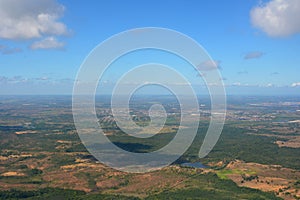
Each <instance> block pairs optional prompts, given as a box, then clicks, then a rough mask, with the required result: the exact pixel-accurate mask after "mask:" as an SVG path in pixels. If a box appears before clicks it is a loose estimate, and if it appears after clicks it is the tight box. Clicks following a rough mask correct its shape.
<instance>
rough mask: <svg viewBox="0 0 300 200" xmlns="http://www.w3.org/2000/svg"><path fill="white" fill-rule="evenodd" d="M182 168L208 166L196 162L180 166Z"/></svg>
mask: <svg viewBox="0 0 300 200" xmlns="http://www.w3.org/2000/svg"><path fill="white" fill-rule="evenodd" d="M180 166H182V167H193V168H207V166H205V165H203V164H202V163H200V162H195V163H182V164H180Z"/></svg>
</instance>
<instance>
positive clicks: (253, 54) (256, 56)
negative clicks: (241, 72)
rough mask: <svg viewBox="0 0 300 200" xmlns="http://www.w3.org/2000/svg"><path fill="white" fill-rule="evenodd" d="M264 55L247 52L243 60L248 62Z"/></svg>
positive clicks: (258, 52)
mask: <svg viewBox="0 0 300 200" xmlns="http://www.w3.org/2000/svg"><path fill="white" fill-rule="evenodd" d="M263 55H264V53H263V52H260V51H252V52H248V53H247V54H246V55H245V56H244V59H246V60H248V59H254V58H260V57H262V56H263Z"/></svg>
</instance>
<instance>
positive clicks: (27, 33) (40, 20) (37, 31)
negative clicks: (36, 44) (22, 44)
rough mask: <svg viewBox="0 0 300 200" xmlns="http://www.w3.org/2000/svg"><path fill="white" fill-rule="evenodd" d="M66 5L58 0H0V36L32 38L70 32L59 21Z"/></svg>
mask: <svg viewBox="0 0 300 200" xmlns="http://www.w3.org/2000/svg"><path fill="white" fill-rule="evenodd" d="M63 12H64V7H63V6H62V5H60V4H58V3H57V2H56V0H43V1H40V0H26V1H20V0H0V37H1V38H4V39H13V40H15V39H32V38H40V37H42V36H45V35H64V34H67V33H68V29H67V27H66V25H65V24H63V23H62V22H59V21H58V20H59V18H60V17H62V15H63Z"/></svg>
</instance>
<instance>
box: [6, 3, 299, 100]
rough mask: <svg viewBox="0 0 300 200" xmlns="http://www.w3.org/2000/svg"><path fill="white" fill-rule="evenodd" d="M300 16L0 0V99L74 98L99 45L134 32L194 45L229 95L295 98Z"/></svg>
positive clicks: (200, 7)
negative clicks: (153, 32)
mask: <svg viewBox="0 0 300 200" xmlns="http://www.w3.org/2000/svg"><path fill="white" fill-rule="evenodd" d="M299 13H300V2H299V1H298V0H270V1H260V0H243V1H240V0H228V1H219V0H190V1H185V0H177V1H173V0H165V1H159V0H151V1H150V0H143V1H138V0H128V1H121V0H118V1H116V0H101V1H91V0H88V1H67V0H59V1H55V0H45V1H39V0H24V1H18V0H0V94H71V93H72V87H73V82H74V80H75V79H76V74H77V71H78V69H79V67H80V65H81V63H82V62H83V60H84V59H85V57H86V56H87V55H88V54H89V52H90V51H91V50H92V49H93V48H94V47H95V46H96V45H98V44H99V43H101V42H102V41H104V40H105V39H107V38H109V37H110V36H112V35H114V34H117V33H119V32H122V31H125V30H128V29H133V28H139V27H163V28H169V29H173V30H176V31H179V32H182V33H184V34H186V35H188V36H190V37H191V38H193V39H195V40H196V41H197V42H198V43H199V44H201V45H202V46H203V47H204V48H205V49H206V51H207V52H208V53H209V54H210V56H211V57H212V59H213V60H215V61H216V63H217V64H218V67H219V68H220V72H221V74H222V76H223V78H224V83H225V85H226V88H227V92H228V93H229V94H231V93H232V94H248V93H249V94H255V93H258V94H300V93H299V92H300V76H299V69H300V56H299V52H300V34H299V33H300V22H297V21H296V20H297V19H299V18H300V14H299ZM298 21H299V20H298ZM116 71H117V69H116ZM113 73H114V72H112V73H111V74H113ZM116 73H117V72H116ZM106 78H107V79H109V78H110V77H109V76H107V77H106ZM112 81H114V80H113V78H112Z"/></svg>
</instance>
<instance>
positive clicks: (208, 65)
mask: <svg viewBox="0 0 300 200" xmlns="http://www.w3.org/2000/svg"><path fill="white" fill-rule="evenodd" d="M197 68H198V69H199V70H200V71H209V70H215V69H219V68H220V61H216V60H206V61H204V62H202V63H200V64H199V65H198V66H197Z"/></svg>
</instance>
